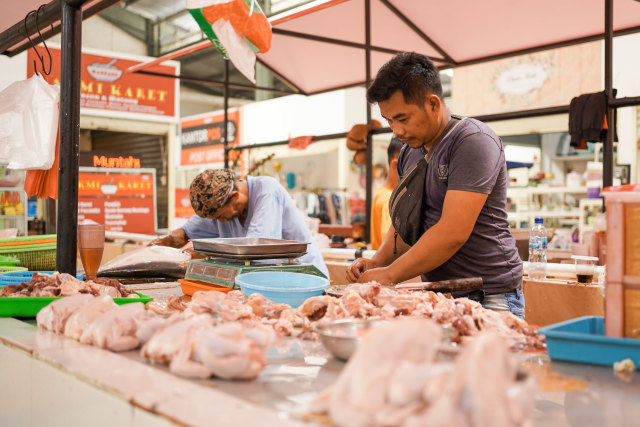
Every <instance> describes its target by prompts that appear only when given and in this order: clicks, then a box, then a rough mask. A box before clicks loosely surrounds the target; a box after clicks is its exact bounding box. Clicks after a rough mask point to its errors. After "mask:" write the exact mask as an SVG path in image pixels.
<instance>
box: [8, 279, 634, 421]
mask: <svg viewBox="0 0 640 427" xmlns="http://www.w3.org/2000/svg"><path fill="white" fill-rule="evenodd" d="M145 286H147V287H148V288H150V287H152V285H151V284H147V285H145ZM144 292H145V293H146V294H148V295H151V296H154V297H155V298H156V299H157V300H162V299H167V298H169V297H170V296H172V295H176V296H181V292H180V288H179V287H178V284H177V283H173V284H170V283H163V284H161V286H160V287H159V288H157V289H145V290H144ZM187 298H188V297H185V299H187ZM512 354H513V357H514V359H515V360H516V361H517V362H518V364H519V365H520V366H521V367H523V369H524V370H525V371H526V372H528V375H531V376H532V377H533V378H534V379H535V384H536V386H535V392H534V394H535V396H534V398H535V408H534V411H533V421H534V422H533V425H535V426H563V425H567V426H568V425H620V426H625V425H634V424H635V422H636V420H637V419H639V417H640V400H638V399H637V397H638V396H639V395H640V377H638V376H637V375H636V376H635V377H634V372H627V373H626V374H624V375H623V374H620V377H619V376H617V374H615V373H614V371H613V370H612V369H611V368H610V367H601V366H592V365H584V364H573V363H560V362H552V361H550V360H549V358H548V356H547V355H546V352H544V351H539V352H533V353H518V352H514V353H512ZM0 360H2V361H3V363H2V364H0V378H2V384H3V387H2V388H0V407H1V411H2V413H3V414H4V415H3V423H4V422H6V423H7V425H14V426H18V425H34V426H37V425H47V426H55V425H64V426H69V425H93V426H100V425H105V426H112V425H132V426H150V425H154V426H165V425H166V426H169V425H194V426H199V425H203V426H204V425H221V426H224V425H234V426H239V425H242V426H244V425H247V426H249V425H261V426H270V425H274V426H275V425H277V426H296V425H328V424H329V423H330V420H329V419H328V418H327V417H326V416H319V415H315V414H312V413H311V411H310V405H311V402H312V401H313V400H314V399H315V398H316V397H317V396H318V395H319V394H320V392H322V391H323V390H325V389H326V388H327V387H329V386H330V385H332V384H335V383H336V380H337V378H338V376H339V375H340V373H341V372H342V371H343V370H344V368H345V363H344V362H341V361H339V360H337V359H334V358H333V357H332V356H331V354H330V353H329V352H328V351H327V350H326V349H325V348H324V347H323V346H322V344H321V343H320V342H319V341H306V340H301V339H298V338H293V337H285V338H284V339H282V340H281V341H279V342H278V343H277V344H276V345H275V346H272V347H270V348H269V349H268V351H267V365H266V366H265V368H264V369H263V370H262V371H261V372H260V374H259V375H258V376H257V378H256V379H254V380H222V379H216V378H215V377H214V379H206V380H192V379H186V378H181V377H178V376H176V375H174V374H172V373H171V372H169V369H168V367H167V366H165V365H162V364H150V363H147V362H145V361H144V360H143V359H142V358H141V356H140V351H139V350H133V351H128V352H123V353H114V352H110V351H107V350H102V349H99V348H97V347H94V346H88V345H83V344H80V343H79V342H77V341H74V340H71V339H69V338H65V337H64V336H61V335H57V334H55V333H53V332H49V331H45V330H42V329H38V328H37V326H36V325H35V321H34V319H15V318H2V319H0ZM625 375H626V376H625Z"/></svg>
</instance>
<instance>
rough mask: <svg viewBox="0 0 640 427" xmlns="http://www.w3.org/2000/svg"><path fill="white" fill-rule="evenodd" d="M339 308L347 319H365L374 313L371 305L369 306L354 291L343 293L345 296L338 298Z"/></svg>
mask: <svg viewBox="0 0 640 427" xmlns="http://www.w3.org/2000/svg"><path fill="white" fill-rule="evenodd" d="M347 289H349V288H347ZM340 308H342V310H343V311H344V313H345V314H346V315H347V317H358V318H367V317H369V316H370V315H372V314H373V313H374V312H375V311H376V307H375V306H374V305H373V304H369V303H368V302H367V300H365V299H364V298H362V297H361V296H360V294H359V293H358V292H355V291H345V294H344V295H343V296H342V297H341V298H340Z"/></svg>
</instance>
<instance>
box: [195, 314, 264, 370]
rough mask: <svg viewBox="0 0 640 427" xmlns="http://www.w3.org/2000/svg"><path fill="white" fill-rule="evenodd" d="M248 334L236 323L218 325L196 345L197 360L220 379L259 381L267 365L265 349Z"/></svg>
mask: <svg viewBox="0 0 640 427" xmlns="http://www.w3.org/2000/svg"><path fill="white" fill-rule="evenodd" d="M246 334H247V332H246V331H245V329H244V327H243V326H242V325H240V324H239V323H236V322H232V323H225V324H223V325H220V326H216V327H215V328H213V329H211V330H209V331H207V332H206V333H205V334H204V335H202V336H201V337H200V339H199V341H198V342H197V343H196V344H195V349H194V358H195V359H196V360H197V361H199V362H200V363H202V364H203V365H204V366H205V367H206V368H207V369H208V370H209V371H211V372H212V373H213V375H215V376H217V377H220V378H226V379H231V378H238V379H251V378H255V377H256V376H257V375H258V374H259V373H260V371H261V370H262V369H263V368H264V366H265V365H266V361H265V349H264V347H261V346H260V345H259V344H258V343H257V342H256V341H254V340H252V339H249V338H248V337H247V336H246Z"/></svg>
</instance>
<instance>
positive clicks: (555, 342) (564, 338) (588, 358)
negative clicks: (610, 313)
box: [539, 316, 640, 367]
mask: <svg viewBox="0 0 640 427" xmlns="http://www.w3.org/2000/svg"><path fill="white" fill-rule="evenodd" d="M539 332H540V333H541V334H543V335H545V336H546V338H547V351H548V353H549V357H551V358H552V359H554V360H565V361H568V362H580V363H591V364H595V365H608V366H612V365H613V363H614V362H619V361H621V360H624V359H631V360H633V363H635V365H636V366H637V367H640V340H637V339H632V338H614V337H607V336H605V335H604V317H598V316H583V317H578V318H576V319H571V320H567V321H564V322H560V323H555V324H553V325H549V326H545V327H543V328H540V330H539Z"/></svg>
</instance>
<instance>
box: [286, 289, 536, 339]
mask: <svg viewBox="0 0 640 427" xmlns="http://www.w3.org/2000/svg"><path fill="white" fill-rule="evenodd" d="M297 314H298V315H300V316H302V317H303V320H311V321H327V320H335V319H345V318H367V319H384V320H389V319H393V318H396V317H417V318H428V319H432V320H435V321H436V322H437V323H438V324H441V325H446V326H450V327H452V328H454V329H455V330H456V331H457V336H454V337H453V340H454V341H457V342H464V341H468V340H469V339H470V338H472V337H474V336H476V335H478V333H479V332H481V331H494V332H496V333H498V334H499V335H501V336H502V337H504V338H505V339H506V340H507V342H508V343H509V346H510V347H511V348H512V349H514V350H536V349H544V348H546V343H545V339H544V336H542V335H539V334H538V328H536V327H533V326H531V325H529V324H528V323H527V322H525V321H524V320H521V319H520V318H518V317H516V316H515V315H513V314H512V313H510V312H497V311H493V310H488V309H485V308H484V307H482V305H481V304H480V303H478V302H476V301H472V300H470V299H468V298H455V299H453V298H447V297H446V296H445V295H444V294H441V293H435V292H429V291H428V292H412V291H407V290H397V289H395V288H392V287H386V286H380V285H379V284H378V283H375V282H374V283H364V284H356V283H354V284H351V285H349V286H347V288H346V289H345V292H344V295H343V296H341V297H340V298H335V297H332V296H328V295H322V296H317V297H312V298H309V299H308V300H306V301H305V302H304V303H303V304H302V305H301V306H300V307H299V308H298V311H297ZM305 326H306V324H305ZM303 329H305V330H308V329H307V328H303ZM306 336H308V334H307V333H304V334H303V338H304V337H306Z"/></svg>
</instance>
